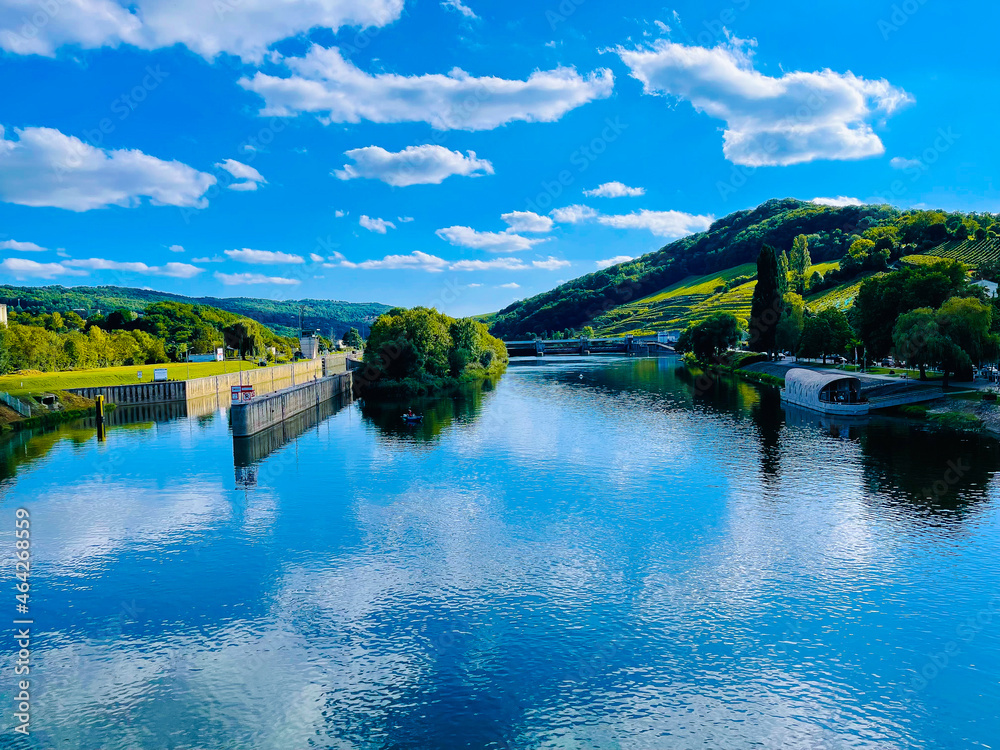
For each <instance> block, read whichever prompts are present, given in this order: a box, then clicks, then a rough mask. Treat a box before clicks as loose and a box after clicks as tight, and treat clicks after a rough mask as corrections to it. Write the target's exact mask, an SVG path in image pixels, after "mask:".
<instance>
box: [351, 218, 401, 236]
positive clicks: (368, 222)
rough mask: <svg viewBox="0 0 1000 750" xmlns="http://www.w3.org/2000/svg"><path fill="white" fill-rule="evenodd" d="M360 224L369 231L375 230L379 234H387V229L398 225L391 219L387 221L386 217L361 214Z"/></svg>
mask: <svg viewBox="0 0 1000 750" xmlns="http://www.w3.org/2000/svg"><path fill="white" fill-rule="evenodd" d="M358 224H360V225H361V226H362V227H364V228H365V229H367V230H368V231H369V232H375V233H377V234H385V232H386V230H387V229H395V228H396V225H395V224H393V223H392V222H391V221H386V220H385V219H373V218H371V217H370V216H365V215H364V214H362V215H361V218H360V219H358Z"/></svg>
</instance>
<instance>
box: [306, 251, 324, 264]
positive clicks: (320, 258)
mask: <svg viewBox="0 0 1000 750" xmlns="http://www.w3.org/2000/svg"><path fill="white" fill-rule="evenodd" d="M309 260H311V261H312V262H313V263H323V262H325V261H326V258H324V257H323V256H322V255H320V254H319V253H309Z"/></svg>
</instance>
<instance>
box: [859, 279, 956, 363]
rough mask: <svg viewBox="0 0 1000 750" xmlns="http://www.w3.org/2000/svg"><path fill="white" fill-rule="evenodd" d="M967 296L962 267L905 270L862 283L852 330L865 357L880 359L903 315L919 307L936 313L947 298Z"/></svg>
mask: <svg viewBox="0 0 1000 750" xmlns="http://www.w3.org/2000/svg"><path fill="white" fill-rule="evenodd" d="M967 294H969V284H968V276H967V275H966V268H965V266H964V265H963V264H961V263H957V262H954V261H941V262H940V263H933V264H930V265H925V266H917V267H911V266H905V267H904V268H903V269H901V270H900V271H895V272H893V273H888V274H885V275H883V276H873V277H871V278H868V279H865V281H864V282H862V284H861V289H860V290H859V292H858V296H857V299H856V300H855V302H854V310H853V312H852V316H853V323H854V327H855V330H856V331H857V333H858V337H859V338H860V339H861V341H862V343H863V344H864V345H865V348H866V349H867V351H868V356H869V357H872V358H873V359H881V358H883V357H885V356H886V355H888V354H889V351H890V350H891V349H892V347H893V329H894V327H895V325H896V321H897V320H898V319H899V317H900V316H901V315H902V314H903V313H906V312H909V311H910V310H916V309H917V308H921V307H930V308H932V309H937V308H938V307H940V306H941V305H943V304H944V302H945V301H946V300H948V299H949V298H951V297H955V296H965V295H967Z"/></svg>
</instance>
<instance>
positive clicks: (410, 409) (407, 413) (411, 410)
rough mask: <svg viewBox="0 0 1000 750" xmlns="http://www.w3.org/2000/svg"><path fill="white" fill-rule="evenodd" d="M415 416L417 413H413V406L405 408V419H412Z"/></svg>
mask: <svg viewBox="0 0 1000 750" xmlns="http://www.w3.org/2000/svg"><path fill="white" fill-rule="evenodd" d="M416 416H417V415H416V414H414V413H413V407H412V406H411V407H410V408H409V409H407V410H406V418H407V419H413V418H414V417H416Z"/></svg>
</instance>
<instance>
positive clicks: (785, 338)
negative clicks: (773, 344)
mask: <svg viewBox="0 0 1000 750" xmlns="http://www.w3.org/2000/svg"><path fill="white" fill-rule="evenodd" d="M784 302H785V309H784V311H783V312H782V314H781V320H779V321H778V330H777V334H776V341H777V345H778V350H779V351H783V352H794V351H797V350H798V348H799V341H800V340H801V339H802V329H803V327H804V326H805V313H806V303H805V300H804V299H802V297H801V296H800V295H798V294H796V293H795V292H789V293H788V294H786V295H785V300H784Z"/></svg>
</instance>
